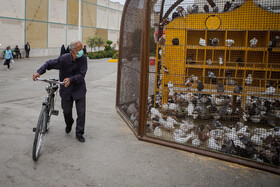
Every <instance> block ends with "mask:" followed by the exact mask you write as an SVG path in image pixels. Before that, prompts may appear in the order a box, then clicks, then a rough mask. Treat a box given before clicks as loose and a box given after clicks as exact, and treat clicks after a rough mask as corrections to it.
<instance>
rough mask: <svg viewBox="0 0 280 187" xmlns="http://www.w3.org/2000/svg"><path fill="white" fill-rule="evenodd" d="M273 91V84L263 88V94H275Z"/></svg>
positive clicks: (274, 90)
mask: <svg viewBox="0 0 280 187" xmlns="http://www.w3.org/2000/svg"><path fill="white" fill-rule="evenodd" d="M275 92H276V89H275V88H274V87H273V86H270V87H268V88H267V89H266V90H265V94H270V95H273V94H275Z"/></svg>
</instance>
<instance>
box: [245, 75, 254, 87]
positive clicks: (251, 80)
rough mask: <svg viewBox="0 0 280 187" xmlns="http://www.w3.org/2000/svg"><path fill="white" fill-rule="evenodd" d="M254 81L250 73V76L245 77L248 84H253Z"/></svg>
mask: <svg viewBox="0 0 280 187" xmlns="http://www.w3.org/2000/svg"><path fill="white" fill-rule="evenodd" d="M252 83H253V79H252V75H251V74H248V77H247V78H246V79H245V84H246V85H251V84H252Z"/></svg>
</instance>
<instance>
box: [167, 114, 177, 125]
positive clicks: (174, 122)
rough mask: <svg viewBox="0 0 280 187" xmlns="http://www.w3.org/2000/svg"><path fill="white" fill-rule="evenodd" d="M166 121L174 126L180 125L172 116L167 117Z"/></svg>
mask: <svg viewBox="0 0 280 187" xmlns="http://www.w3.org/2000/svg"><path fill="white" fill-rule="evenodd" d="M166 121H167V122H172V123H173V124H178V122H177V121H176V120H175V119H174V118H172V117H170V116H168V117H167V119H166Z"/></svg>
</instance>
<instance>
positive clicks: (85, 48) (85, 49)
mask: <svg viewBox="0 0 280 187" xmlns="http://www.w3.org/2000/svg"><path fill="white" fill-rule="evenodd" d="M83 51H84V54H85V55H87V46H86V45H84V48H83Z"/></svg>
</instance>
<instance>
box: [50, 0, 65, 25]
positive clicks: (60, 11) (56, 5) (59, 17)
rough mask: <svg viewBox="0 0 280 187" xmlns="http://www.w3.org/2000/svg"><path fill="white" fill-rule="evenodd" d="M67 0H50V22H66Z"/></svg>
mask: <svg viewBox="0 0 280 187" xmlns="http://www.w3.org/2000/svg"><path fill="white" fill-rule="evenodd" d="M66 7H67V1H66V0H49V22H55V23H66Z"/></svg>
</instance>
